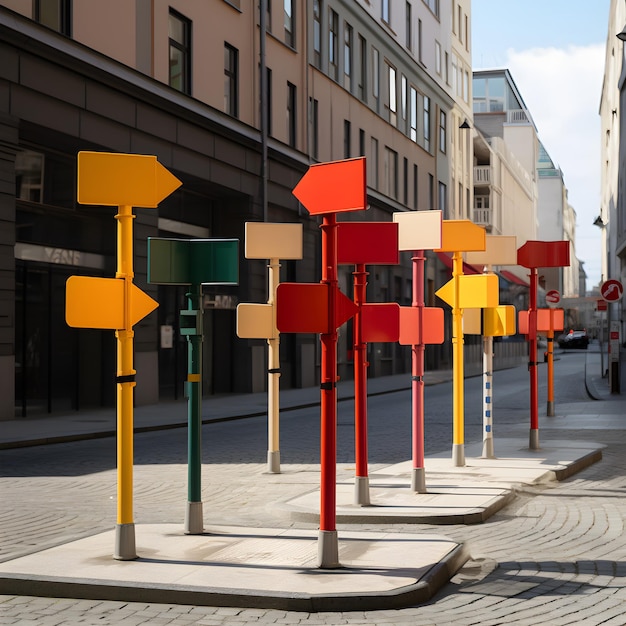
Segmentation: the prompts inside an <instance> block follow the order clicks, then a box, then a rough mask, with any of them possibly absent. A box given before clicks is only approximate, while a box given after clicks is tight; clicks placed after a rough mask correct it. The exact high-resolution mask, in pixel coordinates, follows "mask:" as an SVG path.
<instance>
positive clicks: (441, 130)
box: [439, 111, 447, 153]
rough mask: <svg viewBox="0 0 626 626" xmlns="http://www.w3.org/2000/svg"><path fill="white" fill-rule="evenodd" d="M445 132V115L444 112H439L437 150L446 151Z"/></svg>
mask: <svg viewBox="0 0 626 626" xmlns="http://www.w3.org/2000/svg"><path fill="white" fill-rule="evenodd" d="M446 145H447V130H446V114H445V111H439V150H441V152H444V153H445V152H446V151H447V147H446Z"/></svg>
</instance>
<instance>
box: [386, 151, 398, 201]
mask: <svg viewBox="0 0 626 626" xmlns="http://www.w3.org/2000/svg"><path fill="white" fill-rule="evenodd" d="M384 165H385V193H386V194H387V195H388V196H389V197H391V198H397V197H398V153H397V152H395V151H394V150H392V149H391V148H388V147H386V146H385V163H384Z"/></svg>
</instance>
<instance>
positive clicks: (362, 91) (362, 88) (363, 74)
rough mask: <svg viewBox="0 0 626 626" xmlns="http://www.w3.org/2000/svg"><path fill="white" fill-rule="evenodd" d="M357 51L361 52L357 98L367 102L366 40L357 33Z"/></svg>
mask: <svg viewBox="0 0 626 626" xmlns="http://www.w3.org/2000/svg"><path fill="white" fill-rule="evenodd" d="M359 51H360V54H361V70H360V76H359V98H360V99H361V100H362V101H363V102H367V41H365V39H364V38H363V37H362V36H361V35H359Z"/></svg>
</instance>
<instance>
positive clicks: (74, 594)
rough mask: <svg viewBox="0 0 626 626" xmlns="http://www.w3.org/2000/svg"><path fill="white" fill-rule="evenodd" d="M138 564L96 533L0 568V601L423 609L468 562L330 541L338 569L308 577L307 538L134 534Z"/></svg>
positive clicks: (173, 530) (399, 546)
mask: <svg viewBox="0 0 626 626" xmlns="http://www.w3.org/2000/svg"><path fill="white" fill-rule="evenodd" d="M135 534H136V544H137V554H138V556H139V558H138V559H136V560H133V561H116V560H114V559H113V558H112V553H113V550H114V541H115V532H114V531H111V532H106V533H102V534H98V535H94V536H93V537H87V538H84V539H81V540H78V541H74V542H71V543H68V544H64V545H61V546H57V547H54V548H51V549H48V550H44V551H43V552H38V553H36V554H31V555H29V556H25V557H21V558H18V559H14V560H12V561H8V562H5V563H1V564H0V593H2V594H17V595H24V596H28V595H35V596H41V595H43V596H50V597H71V598H89V599H102V600H116V601H129V602H159V603H168V604H170V603H171V604H193V605H211V606H234V607H257V608H276V609H283V610H292V611H309V612H313V611H350V610H371V609H383V608H398V607H403V606H409V605H412V604H416V603H419V602H424V601H426V600H428V599H429V598H431V597H432V596H433V595H434V594H435V593H436V592H437V590H438V589H440V588H441V587H442V586H443V585H445V584H446V583H447V582H448V581H449V580H450V578H451V577H452V576H453V575H454V574H455V573H456V571H458V569H459V568H460V567H461V566H462V565H463V563H465V561H466V560H467V559H468V558H469V555H468V554H467V553H466V552H465V550H464V548H463V547H462V546H461V545H459V544H457V543H455V542H453V541H451V540H450V539H447V538H446V537H443V536H438V535H428V536H426V535H417V534H400V533H366V532H352V531H350V532H340V533H339V541H338V543H339V560H340V563H341V565H342V566H341V567H340V568H337V569H326V570H322V569H319V568H318V567H317V550H318V546H317V531H303V530H296V529H290V530H278V529H273V528H241V527H214V528H211V529H208V532H206V533H205V534H204V535H185V534H184V533H183V530H182V527H181V526H180V525H138V526H136V528H135Z"/></svg>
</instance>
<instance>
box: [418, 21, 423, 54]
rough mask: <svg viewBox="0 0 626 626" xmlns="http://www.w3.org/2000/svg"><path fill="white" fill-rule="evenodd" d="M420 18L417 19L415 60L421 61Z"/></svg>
mask: <svg viewBox="0 0 626 626" xmlns="http://www.w3.org/2000/svg"><path fill="white" fill-rule="evenodd" d="M422 52H423V51H422V20H417V60H418V61H419V62H420V63H423V62H424V61H423V60H422Z"/></svg>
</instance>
